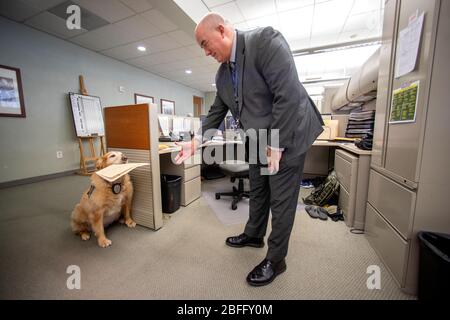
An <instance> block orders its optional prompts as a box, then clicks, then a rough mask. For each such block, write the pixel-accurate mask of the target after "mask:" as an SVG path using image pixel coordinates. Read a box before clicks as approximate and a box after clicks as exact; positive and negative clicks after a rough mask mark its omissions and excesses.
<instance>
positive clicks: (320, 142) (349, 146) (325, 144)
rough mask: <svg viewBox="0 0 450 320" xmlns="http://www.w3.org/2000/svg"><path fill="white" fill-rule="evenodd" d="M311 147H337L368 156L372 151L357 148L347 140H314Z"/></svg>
mask: <svg viewBox="0 0 450 320" xmlns="http://www.w3.org/2000/svg"><path fill="white" fill-rule="evenodd" d="M313 147H339V148H342V149H344V150H347V151H350V152H353V153H356V154H359V155H362V156H370V155H372V151H366V150H362V149H359V148H358V147H357V146H355V144H354V143H349V142H336V141H324V140H316V141H314V143H313Z"/></svg>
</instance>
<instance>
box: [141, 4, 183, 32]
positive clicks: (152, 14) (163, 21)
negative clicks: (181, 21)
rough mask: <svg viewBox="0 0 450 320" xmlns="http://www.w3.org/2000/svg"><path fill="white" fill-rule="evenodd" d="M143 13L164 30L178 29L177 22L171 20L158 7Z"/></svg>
mask: <svg viewBox="0 0 450 320" xmlns="http://www.w3.org/2000/svg"><path fill="white" fill-rule="evenodd" d="M141 15H142V16H143V17H144V18H145V19H147V20H148V21H149V22H150V23H152V24H153V25H155V26H157V27H158V29H160V30H161V31H163V32H169V31H173V30H176V29H178V26H177V25H176V24H174V23H173V22H172V21H170V20H169V19H168V18H167V17H166V16H164V15H163V14H162V13H161V12H160V11H159V10H157V9H153V10H149V11H146V12H143V13H141Z"/></svg>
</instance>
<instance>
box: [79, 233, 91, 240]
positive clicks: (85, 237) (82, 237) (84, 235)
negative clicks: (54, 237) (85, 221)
mask: <svg viewBox="0 0 450 320" xmlns="http://www.w3.org/2000/svg"><path fill="white" fill-rule="evenodd" d="M80 236H81V240H83V241H86V240H89V239H90V238H91V235H90V234H89V233H87V232H83V233H81V234H80Z"/></svg>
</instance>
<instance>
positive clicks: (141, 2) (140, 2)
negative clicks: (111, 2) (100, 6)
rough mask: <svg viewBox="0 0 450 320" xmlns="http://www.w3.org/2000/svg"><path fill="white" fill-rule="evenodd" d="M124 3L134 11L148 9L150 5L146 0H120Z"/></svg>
mask: <svg viewBox="0 0 450 320" xmlns="http://www.w3.org/2000/svg"><path fill="white" fill-rule="evenodd" d="M120 2H122V3H123V4H124V5H126V6H127V7H128V8H130V9H131V10H133V11H134V12H136V13H140V12H143V11H147V10H150V9H151V8H153V7H152V5H151V4H150V3H149V1H147V0H120Z"/></svg>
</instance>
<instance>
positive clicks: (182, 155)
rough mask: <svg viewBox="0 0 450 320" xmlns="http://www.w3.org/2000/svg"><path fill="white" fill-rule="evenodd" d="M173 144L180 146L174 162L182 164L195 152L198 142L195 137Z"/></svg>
mask: <svg viewBox="0 0 450 320" xmlns="http://www.w3.org/2000/svg"><path fill="white" fill-rule="evenodd" d="M175 144H176V145H177V146H180V147H181V150H180V152H179V153H178V154H177V156H176V157H175V163H176V164H182V163H183V162H184V161H186V160H187V159H189V158H190V157H191V156H192V155H193V154H194V153H195V150H197V148H198V146H199V145H200V142H199V141H198V140H197V139H192V140H191V141H189V142H175Z"/></svg>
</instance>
